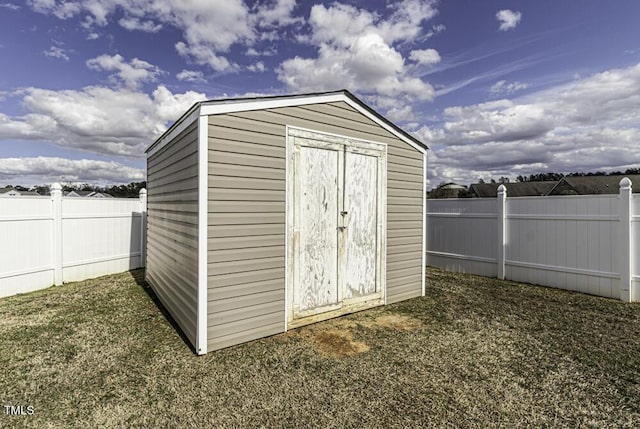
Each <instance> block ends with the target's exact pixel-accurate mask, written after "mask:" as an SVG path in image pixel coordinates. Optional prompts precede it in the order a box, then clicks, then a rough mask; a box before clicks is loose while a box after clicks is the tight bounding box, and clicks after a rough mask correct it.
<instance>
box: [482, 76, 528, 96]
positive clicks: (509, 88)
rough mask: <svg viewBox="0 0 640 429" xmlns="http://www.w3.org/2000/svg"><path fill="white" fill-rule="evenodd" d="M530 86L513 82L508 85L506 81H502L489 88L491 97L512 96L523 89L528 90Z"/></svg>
mask: <svg viewBox="0 0 640 429" xmlns="http://www.w3.org/2000/svg"><path fill="white" fill-rule="evenodd" d="M528 87H529V84H527V83H523V82H512V83H507V81H506V80H500V81H498V82H496V83H494V84H493V85H491V88H489V93H490V94H491V95H494V96H495V95H511V94H513V93H514V92H518V91H521V90H523V89H527V88H528Z"/></svg>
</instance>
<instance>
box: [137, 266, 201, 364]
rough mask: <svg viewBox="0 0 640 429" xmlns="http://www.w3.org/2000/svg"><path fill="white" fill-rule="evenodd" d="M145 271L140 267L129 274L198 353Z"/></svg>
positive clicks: (189, 345)
mask: <svg viewBox="0 0 640 429" xmlns="http://www.w3.org/2000/svg"><path fill="white" fill-rule="evenodd" d="M144 272H145V271H144V268H140V269H137V270H131V271H129V274H131V277H132V278H133V279H134V280H135V282H136V284H137V285H138V286H140V287H141V288H142V290H143V291H144V292H145V293H146V294H147V296H148V297H149V299H150V300H151V302H153V304H154V305H155V306H156V308H157V309H158V310H159V311H160V313H161V314H162V316H163V317H164V318H165V320H166V321H167V323H169V324H170V325H171V327H172V328H173V329H174V330H175V331H176V332H177V333H178V335H179V336H180V338H181V339H182V341H183V342H184V343H185V345H186V346H187V347H189V349H190V350H191V351H192V352H193V353H194V354H196V349H195V347H194V346H193V344H191V341H189V338H187V336H186V335H185V334H184V332H183V331H182V328H180V325H178V323H177V322H176V321H175V320H174V318H173V317H172V316H171V314H170V313H169V311H168V310H167V309H166V308H165V306H164V305H163V304H162V301H160V299H159V298H158V295H156V293H155V292H154V291H153V289H151V286H150V285H149V283H147V282H146V281H145V280H144Z"/></svg>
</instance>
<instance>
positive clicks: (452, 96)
mask: <svg viewBox="0 0 640 429" xmlns="http://www.w3.org/2000/svg"><path fill="white" fill-rule="evenodd" d="M638 16H640V2H638V1H637V0H616V1H614V2H611V1H604V0H597V1H596V0H581V1H566V2H558V1H556V0H537V1H516V0H512V1H507V0H504V1H499V0H483V1H468V0H464V1H463V0H440V1H431V0H398V1H363V0H358V1H356V0H343V1H342V2H322V1H305V2H301V1H298V2H296V1H295V0H264V1H259V2H243V1H241V0H225V1H216V0H209V1H205V0H188V1H187V0H182V1H180V0H154V1H152V0H66V1H60V0H27V1H24V2H22V1H20V2H18V1H17V0H0V58H2V62H1V63H0V64H1V69H0V70H1V71H0V185H4V184H22V185H34V184H41V183H51V182H54V181H63V182H81V183H84V182H88V183H95V184H101V185H105V184H111V183H128V182H130V181H138V180H143V179H144V175H145V159H144V150H145V149H146V147H148V146H149V145H150V144H151V143H152V142H153V140H154V139H155V137H157V136H158V135H159V134H160V133H162V131H163V130H164V129H166V127H167V126H168V125H170V124H171V122H172V121H173V120H175V119H177V118H178V117H179V116H180V115H181V114H182V113H183V112H184V111H185V110H186V109H187V108H188V107H189V106H190V105H192V104H193V103H194V102H196V101H199V100H203V99H212V98H218V97H233V96H253V95H272V94H291V93H302V92H318V91H329V90H336V89H342V88H346V89H348V90H350V91H352V92H354V93H355V94H356V95H357V96H359V97H360V98H361V99H363V100H364V101H365V102H366V103H368V104H369V105H371V106H372V107H373V108H375V109H376V110H378V111H379V112H380V113H382V114H383V115H385V116H387V117H388V118H390V119H391V120H393V121H395V122H396V123H398V124H399V125H400V126H401V127H403V128H404V129H406V130H407V131H409V132H412V133H415V135H416V136H418V137H419V138H421V139H422V140H423V141H425V142H426V143H427V144H429V145H430V146H431V148H432V151H431V153H430V163H431V169H430V172H429V181H430V185H431V186H435V185H437V184H438V183H440V182H442V181H447V182H448V181H456V182H460V183H465V184H468V183H471V182H475V181H477V180H478V179H479V178H483V179H485V180H487V179H488V178H491V177H495V178H499V177H501V176H507V177H511V178H512V179H513V178H515V177H516V176H518V175H528V174H532V173H538V172H546V171H554V172H564V173H567V172H573V171H596V170H604V171H614V170H625V169H627V168H631V167H635V168H637V167H640V131H639V130H638V126H639V125H640V25H638V23H637V17H638Z"/></svg>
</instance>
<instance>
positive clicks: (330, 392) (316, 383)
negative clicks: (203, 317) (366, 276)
mask: <svg viewBox="0 0 640 429" xmlns="http://www.w3.org/2000/svg"><path fill="white" fill-rule="evenodd" d="M427 284H428V287H427V296H425V297H423V298H417V299H412V300H408V301H404V302H402V303H399V304H394V305H389V306H387V307H380V308H375V309H371V310H367V311H363V312H360V313H356V314H351V315H348V316H345V317H341V318H338V319H333V320H329V321H326V322H322V323H317V324H314V325H310V326H306V327H303V328H300V329H297V330H292V331H290V332H287V333H284V334H280V335H275V336H273V337H270V338H265V339H262V340H258V341H253V342H251V343H247V344H242V345H239V346H235V347H230V348H228V349H224V350H219V351H216V352H212V353H210V354H208V355H206V356H204V357H198V356H195V355H194V354H193V351H192V350H191V349H190V347H189V346H188V345H187V344H186V343H185V341H184V339H183V338H182V336H181V335H180V334H179V332H178V331H177V330H176V328H175V327H174V326H173V325H172V324H171V322H170V320H168V319H167V318H166V316H165V315H164V314H163V312H162V310H161V309H160V308H159V307H158V305H157V303H156V302H155V301H154V299H153V294H152V293H151V292H150V290H149V289H148V288H147V286H146V285H145V284H144V282H143V281H142V272H140V271H137V272H133V273H125V274H121V275H116V276H109V277H103V278H100V279H94V280H89V281H85V282H79V283H74V284H68V285H65V286H62V287H56V288H51V289H49V290H46V291H42V292H37V293H32V294H28V295H22V296H16V297H11V298H6V299H1V300H0V368H2V371H0V406H2V405H14V406H17V405H23V406H27V405H31V406H33V407H34V411H35V412H34V414H33V415H31V416H7V415H5V414H2V411H3V409H2V408H0V427H1V428H5V427H7V428H13V427H17V428H21V427H28V428H87V427H104V428H120V427H131V428H135V427H140V428H148V427H167V428H191V427H222V428H225V427H229V428H236V427H296V428H297V427H301V428H302V427H304V428H412V427H421V428H430V427H433V428H439V427H455V428H497V427H505V428H531V427H536V428H556V427H570V428H576V427H581V428H582V427H587V428H600V427H603V428H610V427H611V428H625V427H626V428H638V427H640V304H625V303H622V302H618V301H614V300H609V299H604V298H598V297H592V296H587V295H581V294H577V293H571V292H566V291H559V290H553V289H548V288H542V287H536V286H531V285H523V284H518V283H513V282H505V281H498V280H495V279H487V278H482V277H475V276H469V275H461V274H451V273H445V272H441V271H438V270H428V272H427Z"/></svg>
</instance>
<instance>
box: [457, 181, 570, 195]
mask: <svg viewBox="0 0 640 429" xmlns="http://www.w3.org/2000/svg"><path fill="white" fill-rule="evenodd" d="M557 184H558V182H555V181H548V182H507V183H474V184H473V185H471V186H470V187H469V191H470V193H471V197H472V198H497V196H498V187H499V186H500V185H504V186H505V187H506V188H507V196H509V197H541V196H544V195H547V194H548V193H549V191H551V189H553V188H554V187H555V186H556V185H557Z"/></svg>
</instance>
